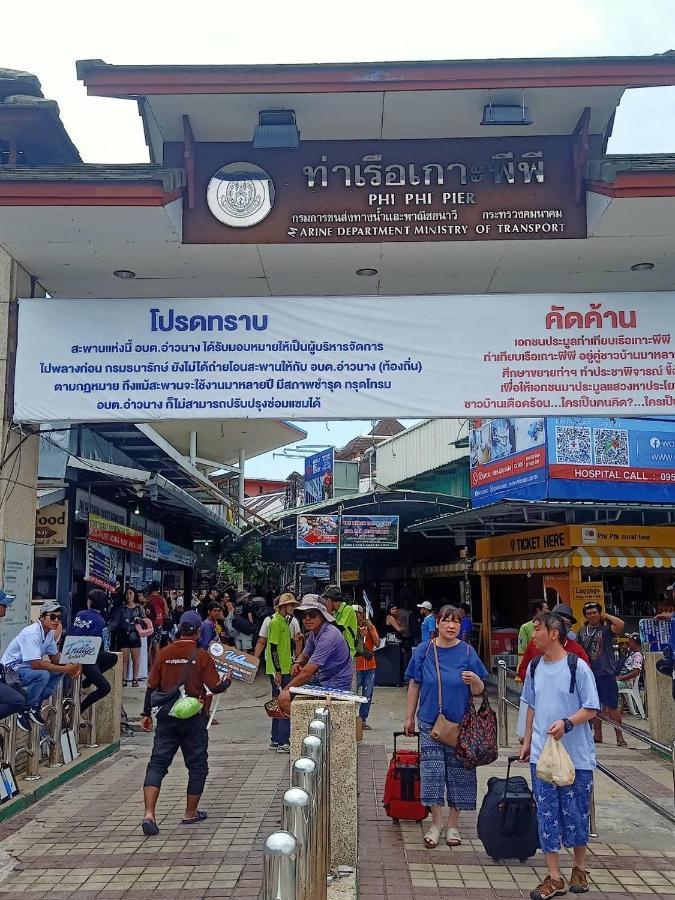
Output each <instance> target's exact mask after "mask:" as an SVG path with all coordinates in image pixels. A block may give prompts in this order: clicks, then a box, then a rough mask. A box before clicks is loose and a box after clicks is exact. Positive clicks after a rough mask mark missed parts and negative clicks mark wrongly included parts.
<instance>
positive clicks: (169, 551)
mask: <svg viewBox="0 0 675 900" xmlns="http://www.w3.org/2000/svg"><path fill="white" fill-rule="evenodd" d="M158 550H159V558H160V559H164V560H166V561H167V562H170V563H175V564H176V565H177V566H184V567H185V568H186V569H192V568H194V566H196V565H197V554H196V553H195V552H194V551H193V550H187V549H186V548H185V547H179V546H178V545H177V544H171V543H170V542H169V541H159V546H158Z"/></svg>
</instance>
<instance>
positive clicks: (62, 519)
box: [35, 500, 68, 548]
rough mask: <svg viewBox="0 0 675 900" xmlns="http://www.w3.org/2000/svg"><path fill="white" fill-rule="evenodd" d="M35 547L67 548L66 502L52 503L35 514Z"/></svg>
mask: <svg viewBox="0 0 675 900" xmlns="http://www.w3.org/2000/svg"><path fill="white" fill-rule="evenodd" d="M35 546H36V547H51V548H61V547H67V546H68V501H67V500H64V501H63V502H62V503H52V505H51V506H45V507H44V509H38V510H37V512H36V513H35Z"/></svg>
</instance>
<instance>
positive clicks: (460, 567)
mask: <svg viewBox="0 0 675 900" xmlns="http://www.w3.org/2000/svg"><path fill="white" fill-rule="evenodd" d="M466 571H467V560H465V559H458V560H456V561H455V562H451V563H441V564H440V565H437V566H413V570H412V575H413V578H444V577H445V576H459V575H464V573H465V572H466ZM468 571H469V572H470V571H471V564H470V563H469V564H468Z"/></svg>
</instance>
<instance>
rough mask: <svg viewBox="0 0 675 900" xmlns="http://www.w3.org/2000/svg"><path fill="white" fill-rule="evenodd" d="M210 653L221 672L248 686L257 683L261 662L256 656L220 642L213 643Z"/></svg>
mask: <svg viewBox="0 0 675 900" xmlns="http://www.w3.org/2000/svg"><path fill="white" fill-rule="evenodd" d="M209 653H210V654H211V656H212V657H213V661H214V662H215V664H216V669H218V671H219V672H223V673H224V674H225V675H231V676H232V678H236V679H237V681H244V682H246V684H252V683H253V682H254V681H255V677H256V675H257V674H258V666H259V665H260V660H259V659H258V658H257V657H256V656H253V655H252V654H251V653H244V651H243V650H237V648H236V647H228V646H226V645H225V644H221V643H219V642H218V641H212V642H211V644H210V646H209Z"/></svg>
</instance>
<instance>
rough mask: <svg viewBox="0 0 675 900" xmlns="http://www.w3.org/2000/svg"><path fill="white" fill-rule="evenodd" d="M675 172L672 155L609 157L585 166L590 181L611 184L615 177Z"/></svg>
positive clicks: (674, 160) (674, 161) (617, 155)
mask: <svg viewBox="0 0 675 900" xmlns="http://www.w3.org/2000/svg"><path fill="white" fill-rule="evenodd" d="M671 172H675V156H673V154H672V153H652V154H640V155H638V154H630V155H620V154H615V155H611V154H610V155H609V156H603V158H602V159H592V160H590V162H589V163H588V166H587V176H588V178H589V179H590V180H591V181H604V182H606V183H608V184H611V183H612V182H614V181H615V180H616V177H617V175H631V174H633V175H634V174H637V173H640V174H654V175H656V174H661V173H671Z"/></svg>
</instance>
